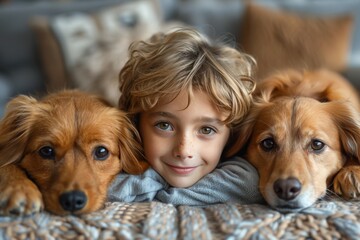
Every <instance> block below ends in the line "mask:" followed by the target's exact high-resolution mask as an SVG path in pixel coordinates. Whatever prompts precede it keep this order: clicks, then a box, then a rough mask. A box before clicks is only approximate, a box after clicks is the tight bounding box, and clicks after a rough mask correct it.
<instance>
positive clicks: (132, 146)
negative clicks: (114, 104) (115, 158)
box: [118, 113, 149, 174]
mask: <svg viewBox="0 0 360 240" xmlns="http://www.w3.org/2000/svg"><path fill="white" fill-rule="evenodd" d="M118 122H119V126H120V134H118V136H119V148H120V161H121V166H122V170H123V171H125V172H126V173H130V174H141V173H143V172H145V170H146V169H148V167H149V164H148V163H147V161H146V160H145V158H144V155H143V150H142V146H141V138H140V135H139V133H138V131H137V130H136V128H135V126H134V125H133V124H132V123H131V121H130V120H129V119H128V118H127V117H125V114H124V113H121V114H120V115H119V118H118Z"/></svg>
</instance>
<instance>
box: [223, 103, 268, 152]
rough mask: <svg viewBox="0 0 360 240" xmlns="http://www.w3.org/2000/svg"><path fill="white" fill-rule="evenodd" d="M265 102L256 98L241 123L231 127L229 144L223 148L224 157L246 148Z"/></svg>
mask: <svg viewBox="0 0 360 240" xmlns="http://www.w3.org/2000/svg"><path fill="white" fill-rule="evenodd" d="M266 104H268V102H267V100H266V99H263V98H258V99H257V101H256V102H254V103H253V105H252V107H251V109H250V112H249V113H248V115H247V116H246V117H245V119H244V120H243V121H242V122H241V124H239V126H234V127H233V129H232V133H231V136H230V139H229V141H228V142H229V145H228V146H226V148H225V150H224V154H225V157H231V156H234V155H235V154H238V153H240V152H241V153H242V151H243V150H245V149H246V147H247V143H248V141H249V139H250V137H251V135H252V132H253V128H254V125H255V123H256V120H257V118H258V115H259V113H260V112H261V110H262V109H263V107H264V106H265V105H266Z"/></svg>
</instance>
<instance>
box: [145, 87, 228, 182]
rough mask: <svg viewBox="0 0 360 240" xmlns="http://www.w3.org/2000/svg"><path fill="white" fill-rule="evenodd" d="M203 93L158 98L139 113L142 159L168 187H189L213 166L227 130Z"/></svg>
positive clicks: (221, 117) (184, 93) (222, 118)
mask: <svg viewBox="0 0 360 240" xmlns="http://www.w3.org/2000/svg"><path fill="white" fill-rule="evenodd" d="M226 117H227V115H226V114H225V113H222V112H220V111H219V110H218V109H217V108H216V107H215V105H214V104H213V103H212V102H211V101H210V100H209V97H208V96H207V94H206V93H204V92H202V91H195V92H194V95H193V96H192V98H191V101H190V104H188V94H187V93H186V92H180V94H179V95H178V96H177V97H176V98H175V99H174V98H173V96H172V98H168V99H160V101H159V103H158V104H157V106H156V107H154V108H153V109H151V110H150V111H148V112H144V113H141V114H140V124H139V131H140V134H141V137H142V141H143V145H144V151H145V157H146V159H147V160H148V161H149V163H150V164H151V166H152V167H153V168H154V170H156V171H157V172H158V173H159V174H160V175H161V176H162V177H163V178H164V179H165V180H166V181H167V182H168V183H169V184H170V185H171V186H173V187H189V186H191V185H193V184H194V183H196V182H197V181H198V180H199V179H201V178H202V177H203V176H205V175H206V174H208V173H210V172H211V171H213V170H214V169H215V167H216V166H217V164H218V162H219V160H220V157H221V154H222V151H223V149H224V147H225V145H226V143H227V140H228V138H229V134H230V130H229V128H228V127H227V126H226V125H224V123H223V122H222V121H224V120H225V119H226Z"/></svg>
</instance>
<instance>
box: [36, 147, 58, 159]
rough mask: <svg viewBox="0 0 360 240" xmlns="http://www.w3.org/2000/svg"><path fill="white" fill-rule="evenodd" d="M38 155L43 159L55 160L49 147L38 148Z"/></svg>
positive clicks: (52, 150)
mask: <svg viewBox="0 0 360 240" xmlns="http://www.w3.org/2000/svg"><path fill="white" fill-rule="evenodd" d="M39 155H40V157H42V158H44V159H50V160H55V150H54V149H53V148H52V147H49V146H45V147H42V148H40V150H39Z"/></svg>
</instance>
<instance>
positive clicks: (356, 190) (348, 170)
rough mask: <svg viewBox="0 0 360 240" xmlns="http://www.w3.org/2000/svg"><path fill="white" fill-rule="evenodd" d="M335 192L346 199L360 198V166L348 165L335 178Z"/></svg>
mask: <svg viewBox="0 0 360 240" xmlns="http://www.w3.org/2000/svg"><path fill="white" fill-rule="evenodd" d="M333 186H334V192H335V193H336V194H337V195H339V196H341V197H343V198H345V199H360V166H348V167H345V168H343V169H341V170H340V172H339V173H338V174H337V175H336V176H335V178H334V183H333Z"/></svg>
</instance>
